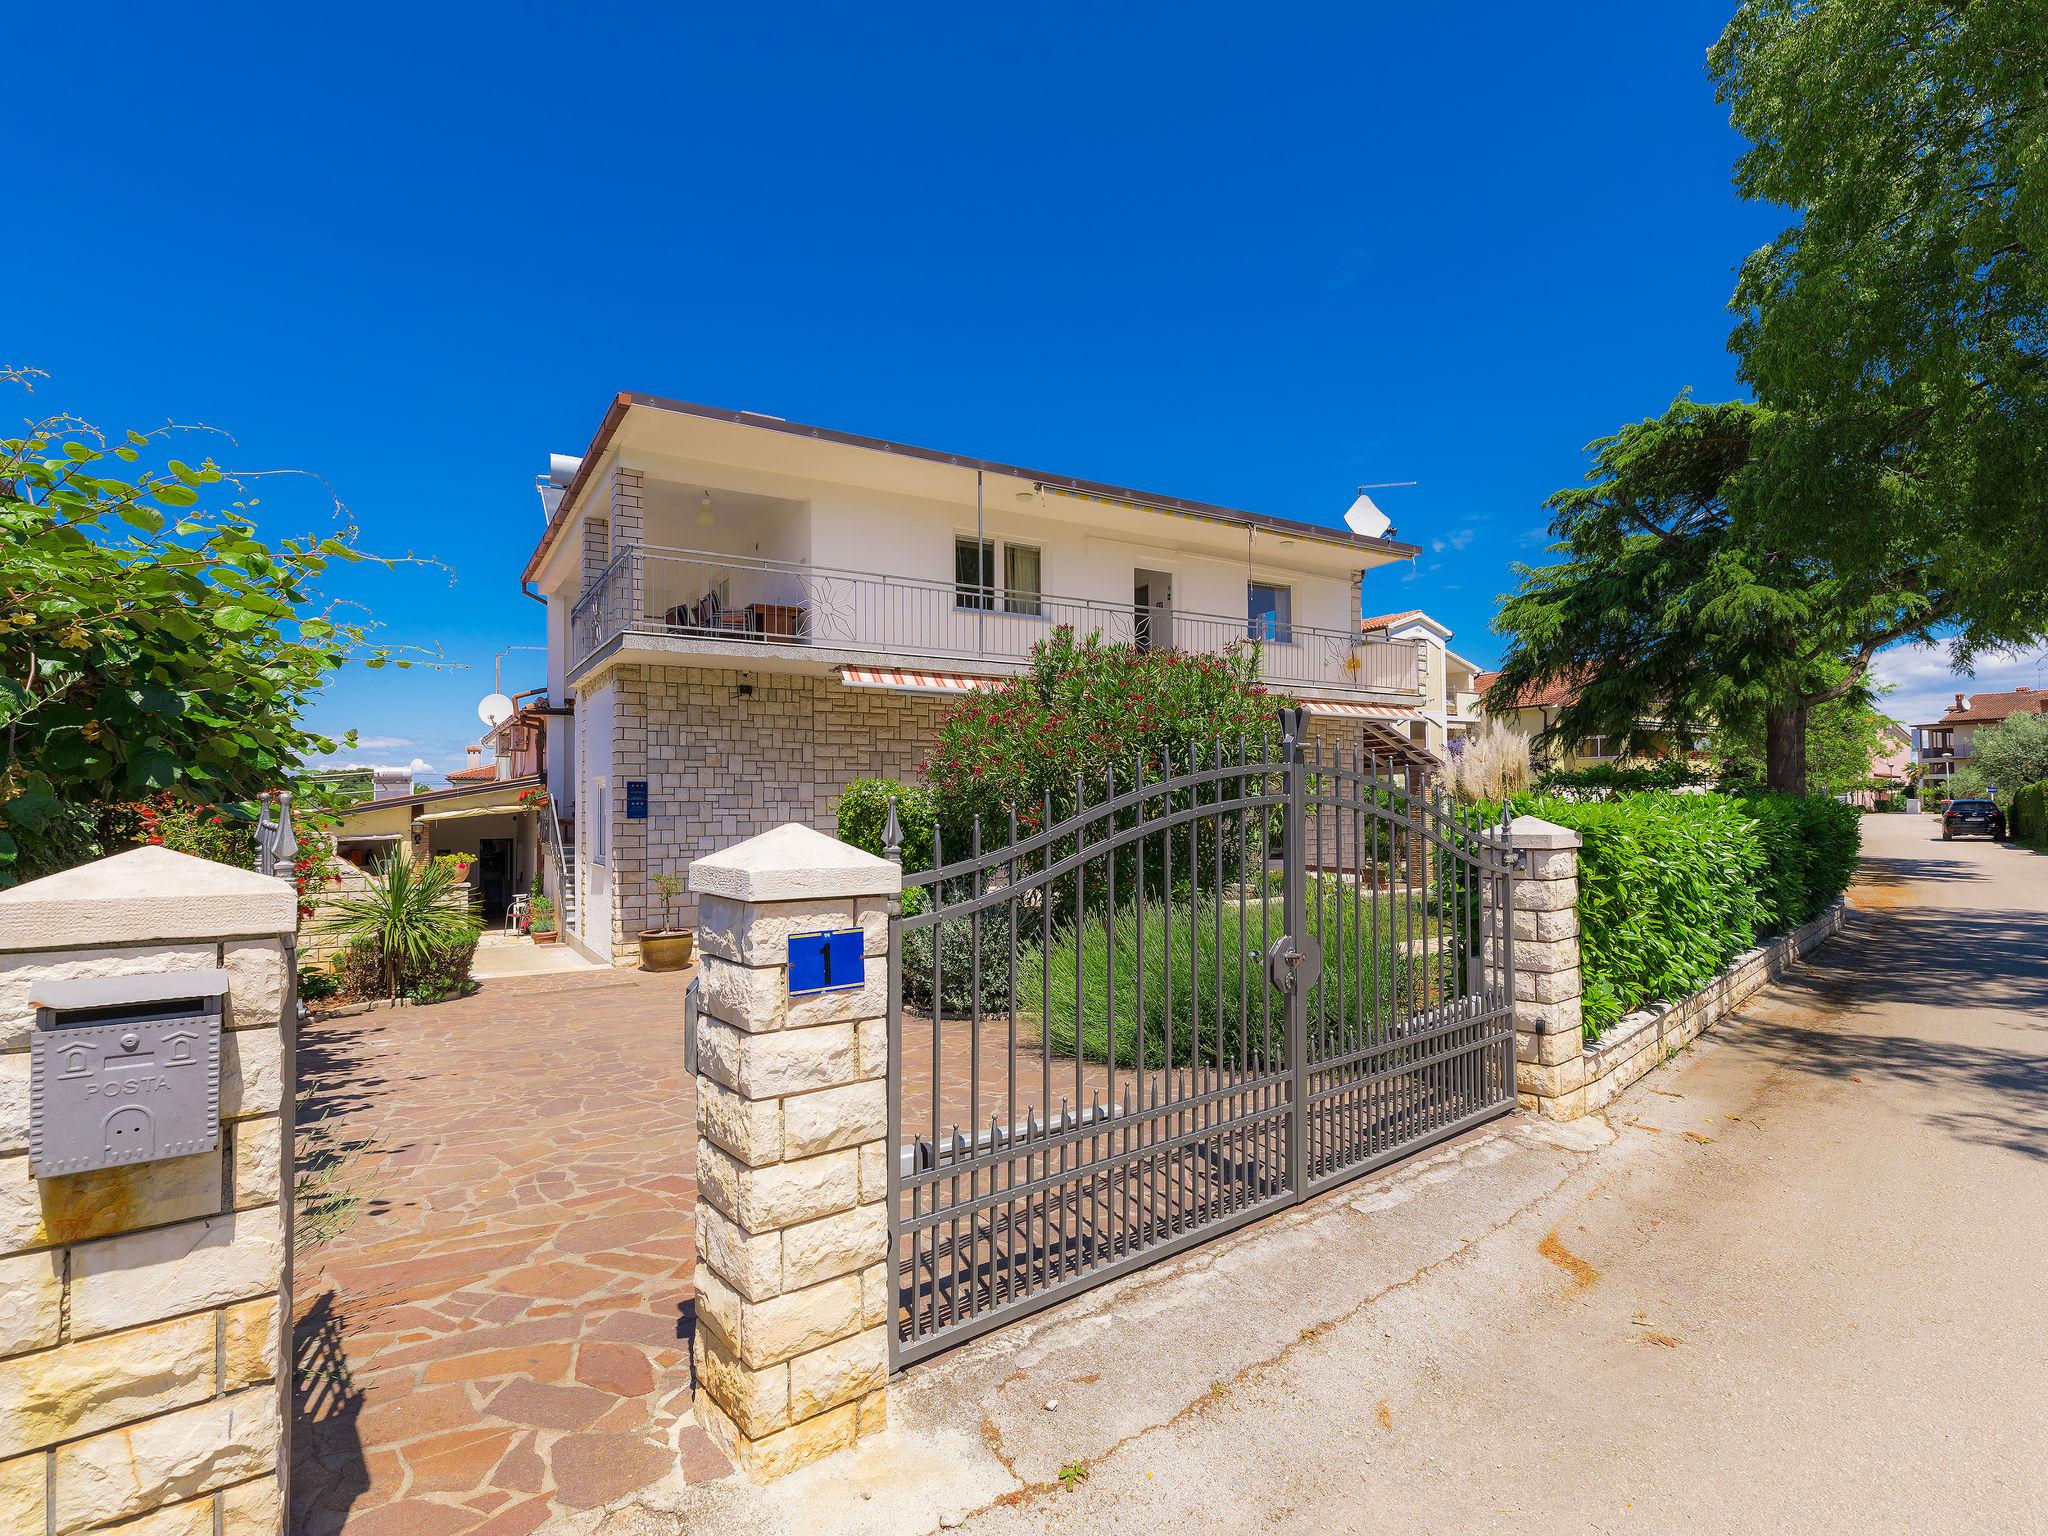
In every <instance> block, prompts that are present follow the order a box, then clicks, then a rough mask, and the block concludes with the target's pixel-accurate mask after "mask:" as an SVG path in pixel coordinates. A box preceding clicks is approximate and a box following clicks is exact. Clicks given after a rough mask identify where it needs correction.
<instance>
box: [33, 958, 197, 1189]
mask: <svg viewBox="0 0 2048 1536" xmlns="http://www.w3.org/2000/svg"><path fill="white" fill-rule="evenodd" d="M227 990H228V973H227V972H226V971H219V970H215V971H162V972H158V973H156V974H153V975H146V976H104V977H92V978H86V979H82V980H76V981H46V982H43V983H42V984H41V985H39V986H38V987H37V988H36V990H35V993H34V995H33V997H32V999H31V1001H32V1002H33V1004H34V1006H35V1010H36V1027H35V1030H34V1032H33V1033H32V1034H31V1035H30V1036H29V1142H28V1151H29V1167H30V1169H31V1170H32V1171H33V1172H34V1174H35V1176H36V1177H37V1178H39V1179H49V1178H56V1177H58V1176H59V1175H62V1174H67V1173H88V1172H90V1171H91V1170H93V1169H95V1168H115V1167H119V1166H121V1165H122V1164H125V1163H147V1162H153V1161H155V1160H156V1159H158V1158H164V1157H187V1156H190V1155H191V1154H192V1153H194V1152H210V1151H212V1150H213V1149H214V1148H215V1147H216V1146H218V1145H219V1144H220V1015H221V999H222V998H223V997H225V996H226V995H227Z"/></svg>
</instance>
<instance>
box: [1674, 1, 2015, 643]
mask: <svg viewBox="0 0 2048 1536" xmlns="http://www.w3.org/2000/svg"><path fill="white" fill-rule="evenodd" d="M1709 69H1710V72H1711V74H1712V76H1713V79H1714V82H1715V85H1716V88H1717V90H1718V92H1719V94H1720V97H1721V99H1722V100H1723V101H1724V102H1725V103H1726V104H1727V105H1728V107H1729V110H1730V116H1731V118H1732V120H1733V122H1734V125H1735V127H1736V128H1737V129H1738V130H1740V131H1741V132H1742V133H1743V134H1744V135H1746V136H1747V138H1748V139H1749V141H1750V143H1749V148H1748V149H1747V151H1746V152H1745V153H1744V154H1743V155H1742V157H1741V159H1740V160H1739V162H1738V164H1737V167H1736V182H1737V185H1738V186H1739V187H1740V189H1741V190H1742V191H1743V193H1744V194H1746V195H1747V196H1749V197H1752V198H1757V199H1760V200H1764V201H1768V202H1772V203H1776V204H1779V205H1782V206H1784V207H1787V208H1790V209H1793V210H1794V211H1795V213H1796V215H1797V217H1796V220H1795V222H1794V223H1793V224H1792V225H1791V226H1790V227H1788V228H1787V229H1786V230H1784V232H1783V233H1781V234H1780V235H1779V236H1778V237H1777V238H1776V239H1775V240H1773V241H1771V242H1770V243H1769V244H1768V245H1766V246H1764V247H1763V248H1762V249H1761V250H1759V251H1757V252H1756V253H1755V254H1754V255H1752V256H1751V257H1750V258H1749V260H1748V261H1747V262H1746V263H1745V265H1744V266H1743V268H1742V273H1741V278H1740V281H1739V283H1738V286H1737V289H1736V292H1735V297H1734V305H1733V307H1734V309H1735V312H1736V315H1737V323H1736V326H1735V330H1734V334H1733V336H1732V338H1731V343H1730V344H1731V347H1732V349H1733V350H1734V351H1735V352H1736V354H1737V355H1738V357H1739V358H1740V366H1741V374H1742V377H1743V379H1744V381H1745V382H1746V383H1748V384H1749V385H1750V387H1751V388H1752V389H1753V390H1754V391H1755V392H1756V396H1757V398H1758V399H1759V400H1760V401H1762V402H1763V403H1764V404H1765V405H1767V406H1769V407H1771V408H1772V415H1771V416H1770V417H1769V418H1768V423H1767V435H1768V438H1769V443H1768V450H1769V456H1770V458H1771V460H1772V462H1773V466H1774V473H1773V474H1772V475H1771V476H1770V477H1768V479H1764V480H1761V481H1759V482H1758V483H1757V484H1756V485H1755V486H1754V487H1753V490H1754V491H1755V492H1756V493H1757V500H1756V503H1755V511H1756V512H1757V514H1758V515H1759V517H1760V519H1761V521H1762V522H1763V524H1764V526H1765V529H1766V531H1767V534H1768V536H1770V537H1772V538H1775V539H1777V540H1780V541H1782V542H1784V543H1787V544H1790V545H1794V546H1797V547H1801V548H1805V549H1808V550H1810V551H1812V552H1813V553H1814V554H1816V555H1817V556H1819V557H1820V558H1824V559H1825V560H1827V561H1828V562H1829V563H1830V565H1831V566H1832V567H1833V568H1834V569H1836V570H1837V571H1839V572H1842V573H1845V574H1849V573H1854V574H1860V575H1862V576H1863V577H1864V578H1865V579H1867V580H1869V581H1870V582H1872V583H1873V584H1876V585H1884V584H1886V583H1888V582H1889V581H1890V580H1892V577H1893V573H1894V572H1895V571H1897V570H1898V569H1899V568H1900V567H1901V566H1902V565H1906V566H1913V565H1920V564H1932V565H1933V566H1935V567H1936V569H1937V584H1938V585H1939V586H1940V588H1941V589H1942V594H1943V595H1942V600H1941V601H1940V603H1939V604H1938V605H1937V606H1936V607H1934V608H1933V609H1932V610H1931V611H1930V617H1934V618H1939V619H1942V620H1945V621H1947V622H1948V623H1950V624H1952V625H1953V626H1954V628H1953V631H1952V634H1953V637H1954V640H1955V643H1956V649H1957V653H1958V658H1959V659H1961V660H1964V661H1967V660H1968V659H1969V658H1970V657H1971V656H1974V655H1976V654H1978V653H1980V652H1983V651H1987V650H1995V649H1997V648H1999V647H2001V646H2006V645H2011V644H2017V643H2024V642H2026V641H2028V640H2031V639H2033V638H2035V637H2037V636H2038V635H2039V634H2040V633H2041V631H2042V629H2043V628H2044V627H2048V540H2044V539H2043V538H2042V536H2041V533H2042V529H2043V527H2044V524H2048V14H2044V12H2043V8H2042V6H2041V4H2040V3H2039V0H2001V3H1992V0H1977V3H1970V0H1743V3H1742V4H1741V5H1740V6H1739V8H1738V10H1737V12H1736V14H1735V17H1734V19H1733V20H1732V21H1731V22H1730V23H1729V25H1728V28H1727V30H1726V32H1725V33H1724V34H1723V36H1722V37H1721V39H1720V41H1719V42H1718V43H1717V44H1716V45H1715V47H1714V49H1713V50H1712V53H1711V54H1710V56H1709Z"/></svg>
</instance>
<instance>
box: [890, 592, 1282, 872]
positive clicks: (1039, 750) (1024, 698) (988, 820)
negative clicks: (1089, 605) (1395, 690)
mask: <svg viewBox="0 0 2048 1536" xmlns="http://www.w3.org/2000/svg"><path fill="white" fill-rule="evenodd" d="M1286 702H1287V700H1285V699H1283V698H1280V697H1278V696H1276V695H1272V694H1269V693H1267V691H1266V688H1265V685H1264V684H1262V683H1261V682H1260V681H1259V658H1258V648H1257V647H1256V646H1255V645H1251V644H1245V645H1240V646H1233V647H1232V648H1231V649H1230V650H1228V651H1226V652H1224V653H1223V654H1222V655H1218V656H1187V655H1182V654H1181V653H1180V652H1178V651H1141V650H1138V649H1137V648H1136V647H1135V646H1130V645H1115V644H1108V643H1105V642H1104V641H1103V640H1102V638H1101V637H1100V636H1099V635H1092V634H1091V635H1089V636H1088V637H1087V638H1086V639H1083V640H1076V639H1075V638H1074V632H1073V630H1072V629H1071V628H1069V627H1067V626H1066V625H1061V626H1060V627H1059V628H1057V629H1055V630H1054V631H1053V633H1052V637H1051V638H1050V639H1047V640H1042V641H1040V642H1039V643H1038V644H1037V645H1036V646H1035V647H1033V649H1032V653H1031V670H1030V671H1029V672H1028V673H1026V674H1025V675H1024V676H1022V677H1014V678H1006V679H1004V680H1003V681H1002V682H1000V683H998V684H996V685H995V686H994V687H992V688H990V689H988V690H986V691H985V692H982V693H979V694H976V695H974V696H973V697H971V698H969V699H968V700H966V701H965V702H963V703H961V704H959V705H957V706H956V707H955V708H954V709H952V710H951V711H950V712H949V713H948V714H947V715H946V716H945V717H944V718H943V719H941V720H940V722H939V727H938V739H937V741H936V742H935V743H934V744H933V747H932V753H931V760H930V761H929V762H928V763H927V764H926V766H925V779H926V782H927V783H929V784H930V785H931V788H932V794H933V798H934V808H935V810H936V812H937V820H938V824H939V827H940V829H941V830H942V832H943V833H944V836H945V842H946V847H947V849H948V850H949V851H950V850H953V849H959V850H961V851H962V852H964V851H965V849H966V847H967V844H968V836H969V829H970V826H971V824H972V820H973V818H974V817H976V816H979V817H980V818H981V823H982V828H983V832H984V839H985V842H986V843H987V844H988V845H991V846H993V845H994V844H996V843H998V842H1000V841H1001V840H1002V838H1003V836H1005V835H1007V832H1006V829H1007V822H1008V818H1009V816H1010V814H1011V813H1012V812H1013V811H1014V812H1015V813H1016V817H1017V825H1018V829H1019V831H1020V832H1021V833H1025V834H1029V833H1032V832H1036V831H1038V830H1039V829H1040V826H1041V824H1042V821H1043V817H1044V808H1045V805H1046V803H1047V802H1048V801H1050V803H1051V806H1052V814H1053V816H1054V818H1055V819H1056V820H1057V819H1059V818H1061V817H1065V816H1068V815H1071V814H1072V813H1073V811H1074V810H1075V809H1076V807H1077V806H1078V805H1080V804H1082V803H1084V802H1088V803H1092V802H1094V801H1097V800H1099V799H1101V798H1103V795H1104V786H1105V785H1106V783H1107V781H1108V778H1109V775H1110V774H1111V773H1112V772H1113V773H1114V774H1115V775H1116V778H1117V781H1118V784H1119V786H1120V787H1128V786H1129V785H1130V784H1131V783H1132V782H1133V780H1134V777H1135V774H1136V773H1137V771H1138V770H1139V768H1140V767H1141V766H1142V768H1143V769H1144V772H1145V773H1146V775H1147V776H1148V777H1159V776H1164V775H1167V774H1172V773H1185V772H1187V771H1188V769H1189V767H1190V765H1191V764H1194V763H1197V762H1199V763H1200V764H1201V765H1202V766H1204V767H1207V766H1209V765H1210V764H1211V763H1212V762H1214V761H1215V760H1216V753H1217V752H1218V751H1219V750H1221V751H1222V752H1223V760H1224V761H1226V762H1227V761H1229V758H1230V756H1231V754H1232V752H1233V751H1234V749H1235V744H1236V743H1237V742H1238V741H1240V740H1242V741H1244V742H1246V743H1247V744H1248V746H1249V748H1250V750H1252V751H1256V750H1257V746H1256V744H1257V743H1258V742H1259V741H1260V739H1261V736H1262V735H1264V734H1267V733H1270V732H1272V730H1273V729H1274V720H1273V714H1274V711H1275V709H1277V708H1278V707H1280V706H1281V705H1283V704H1285V703H1286ZM1219 744H1226V745H1221V746H1219ZM1180 793H1181V796H1182V797H1183V798H1179V799H1176V800H1175V802H1174V803H1175V804H1176V805H1178V804H1185V803H1192V798H1191V796H1192V793H1193V792H1192V791H1182V792H1180ZM999 828H1001V829H1005V830H1004V831H1001V832H999V831H998V829H999ZM956 839H957V841H956Z"/></svg>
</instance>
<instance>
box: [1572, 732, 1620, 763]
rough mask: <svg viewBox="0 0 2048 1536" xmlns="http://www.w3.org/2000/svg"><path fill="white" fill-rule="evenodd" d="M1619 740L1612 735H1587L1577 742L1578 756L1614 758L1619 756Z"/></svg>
mask: <svg viewBox="0 0 2048 1536" xmlns="http://www.w3.org/2000/svg"><path fill="white" fill-rule="evenodd" d="M1620 747H1621V742H1620V739H1619V738H1618V737H1614V736H1588V737H1587V738H1586V739H1585V740H1583V741H1581V742H1580V743H1579V756H1580V757H1590V758H1615V757H1619V756H1621V750H1620Z"/></svg>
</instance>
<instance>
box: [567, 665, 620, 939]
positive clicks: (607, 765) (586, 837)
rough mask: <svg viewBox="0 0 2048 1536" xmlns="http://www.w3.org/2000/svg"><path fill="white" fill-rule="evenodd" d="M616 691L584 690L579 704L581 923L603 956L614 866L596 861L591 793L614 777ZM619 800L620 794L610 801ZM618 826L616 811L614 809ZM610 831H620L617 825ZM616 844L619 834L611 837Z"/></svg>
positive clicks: (604, 685) (608, 688)
mask: <svg viewBox="0 0 2048 1536" xmlns="http://www.w3.org/2000/svg"><path fill="white" fill-rule="evenodd" d="M616 692H617V690H616V689H615V688H614V687H613V685H612V684H611V683H609V682H606V683H602V684H600V685H599V686H597V687H596V688H592V689H590V690H588V691H587V692H584V693H583V694H582V695H581V696H580V697H579V698H578V700H577V704H576V727H577V729H576V747H577V756H578V759H579V762H578V766H577V772H576V786H577V792H576V798H577V802H578V803H579V804H580V805H582V806H583V807H584V809H585V811H586V812H588V814H586V815H581V816H578V817H577V818H576V881H577V885H576V920H577V923H578V925H579V927H580V929H581V931H582V934H583V937H584V940H585V942H586V943H588V944H589V945H590V946H591V947H592V948H593V949H595V950H597V952H598V953H599V954H603V953H604V952H605V948H606V946H607V945H608V944H609V942H610V934H609V930H608V923H609V918H608V917H607V916H606V914H608V913H609V912H610V911H611V904H612V882H611V866H610V863H609V862H607V863H604V864H600V863H598V862H597V861H596V860H595V859H593V858H592V857H591V853H592V849H593V848H594V847H595V846H596V837H597V825H596V821H597V815H596V807H597V797H596V796H595V795H594V794H592V793H591V791H592V790H593V789H594V788H595V787H596V786H597V785H598V784H599V783H600V782H603V783H606V784H610V782H611V778H612V736H613V711H614V708H615V704H616V699H615V694H616ZM609 798H611V799H616V796H612V797H609ZM612 810H613V817H614V822H615V823H616V813H617V807H616V805H614V806H613V808H612ZM610 830H611V831H613V832H615V831H616V825H614V827H613V828H612V829H610ZM607 841H608V842H609V843H614V844H615V843H616V842H617V838H616V836H608V838H607Z"/></svg>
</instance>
